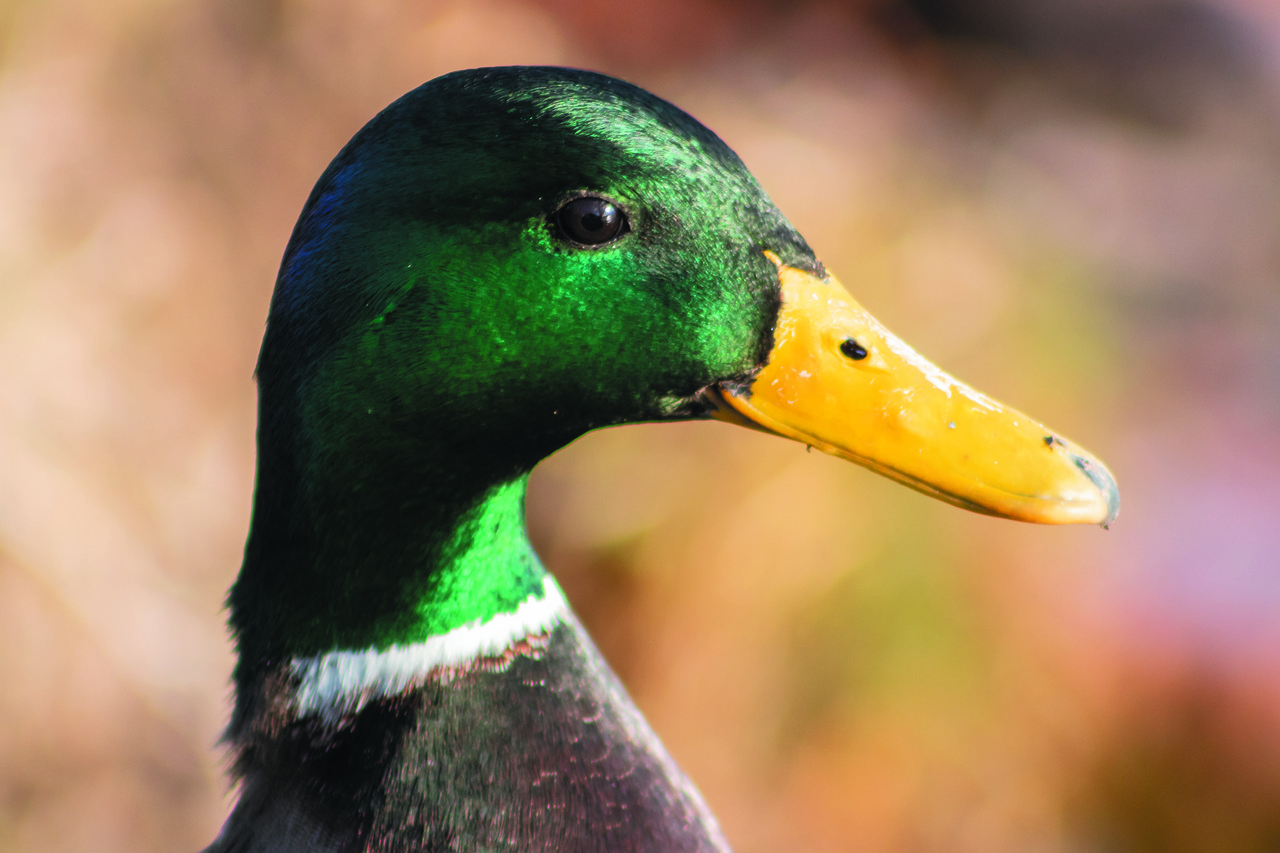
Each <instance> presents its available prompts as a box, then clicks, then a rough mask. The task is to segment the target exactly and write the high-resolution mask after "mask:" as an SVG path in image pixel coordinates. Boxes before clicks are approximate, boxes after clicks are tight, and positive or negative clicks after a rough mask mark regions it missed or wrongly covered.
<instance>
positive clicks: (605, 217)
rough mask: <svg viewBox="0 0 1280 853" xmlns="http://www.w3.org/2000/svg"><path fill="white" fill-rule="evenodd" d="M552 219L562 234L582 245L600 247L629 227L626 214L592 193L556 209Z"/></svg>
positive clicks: (624, 232) (619, 235)
mask: <svg viewBox="0 0 1280 853" xmlns="http://www.w3.org/2000/svg"><path fill="white" fill-rule="evenodd" d="M555 220H556V224H557V225H559V226H560V231H561V232H562V233H563V234H564V236H566V237H568V238H569V239H570V240H572V241H573V242H575V243H577V244H579V245H582V246H603V245H604V244H605V243H609V242H612V241H613V240H616V239H618V238H619V237H621V236H622V235H623V234H626V233H627V231H629V230H630V228H629V226H628V225H627V217H626V214H624V213H623V212H622V211H621V210H618V208H617V207H616V206H615V205H614V204H613V203H612V202H608V201H605V200H604V199H602V198H596V197H595V196H583V197H582V198H575V199H573V200H572V201H569V202H567V203H566V204H565V205H564V206H563V207H561V208H560V209H559V210H557V211H556V213H555Z"/></svg>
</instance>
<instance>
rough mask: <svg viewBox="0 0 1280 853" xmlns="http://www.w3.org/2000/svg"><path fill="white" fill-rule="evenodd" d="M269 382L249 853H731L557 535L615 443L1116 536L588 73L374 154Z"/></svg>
mask: <svg viewBox="0 0 1280 853" xmlns="http://www.w3.org/2000/svg"><path fill="white" fill-rule="evenodd" d="M257 376H258V385H259V400H260V403H259V413H260V418H259V428H258V475H257V487H256V492H255V496H254V508H253V521H252V525H251V529H250V532H249V537H248V542H247V545H246V547H245V555H244V563H243V566H242V568H241V570H240V574H239V577H238V578H237V580H236V582H235V584H234V586H233V588H232V590H231V593H230V596H229V607H230V623H231V628H232V631H233V633H234V636H235V640H236V643H237V649H238V654H239V662H238V665H237V667H236V670H235V691H236V703H235V710H234V713H233V716H232V720H231V723H230V726H229V728H228V732H227V740H228V742H229V744H230V745H231V749H232V750H233V760H234V771H235V775H236V777H237V778H238V779H239V780H240V784H241V792H240V798H239V802H238V804H237V806H236V807H235V809H234V811H233V812H232V814H231V815H230V817H229V818H228V820H227V822H226V824H225V826H224V827H223V830H222V832H221V834H220V835H219V836H218V838H217V839H216V840H215V841H214V843H213V845H212V846H211V847H210V848H209V850H210V851H220V853H221V852H222V851H227V852H228V853H229V851H357V850H359V851H374V850H376V851H387V852H388V853H390V851H410V850H412V851H418V850H440V851H443V850H457V851H476V850H486V851H499V850H501V851H531V850H556V851H561V850H563V851H595V850H599V851H640V850H645V851H649V850H653V851H692V850H726V849H728V845H727V843H726V841H725V839H724V837H723V835H722V834H721V831H720V829H719V828H718V826H717V824H716V821H715V819H714V818H713V817H712V815H711V813H710V812H709V811H708V809H707V807H706V805H705V804H704V803H703V800H702V798H701V797H700V795H699V794H698V792H697V789H696V788H695V787H694V786H693V784H692V783H691V782H690V781H689V780H688V779H687V778H686V777H685V776H684V775H683V774H682V773H681V771H680V770H679V769H678V768H677V767H676V765H675V763H674V762H673V761H672V759H671V758H670V756H669V755H668V754H667V752H666V751H665V750H664V748H663V747H662V745H661V744H660V743H659V741H658V739H657V738H656V737H655V736H654V734H653V732H652V731H651V730H650V728H649V726H648V725H647V724H646V722H645V721H644V719H643V718H642V717H641V715H640V713H639V712H638V711H637V709H636V708H635V706H634V705H633V704H632V702H631V701H630V699H629V698H628V696H627V693H626V691H625V690H624V689H623V687H622V685H621V684H620V683H619V682H618V680H617V678H616V677H615V676H614V675H613V674H612V673H611V672H610V670H609V668H608V666H607V665H606V664H605V662H604V660H603V659H602V657H601V656H600V654H599V652H597V650H596V649H595V647H594V646H593V644H592V642H591V640H590V638H589V637H588V636H587V634H586V632H585V631H584V630H583V628H582V625H581V624H579V622H578V620H577V619H576V618H575V616H574V614H573V612H572V611H571V610H570V608H569V605H568V604H567V603H566V601H565V597H564V595H563V593H562V592H561V590H560V588H559V587H558V586H557V584H556V581H555V580H554V578H553V577H552V576H551V575H550V574H548V573H547V571H546V570H545V569H544V568H543V566H542V565H541V564H540V562H539V560H538V557H537V555H536V554H535V553H534V551H533V549H532V547H531V546H530V544H529V540H528V538H527V536H526V533H525V527H524V500H525V490H526V485H527V483H528V479H529V474H530V472H531V471H532V470H533V468H534V466H535V465H537V464H538V461H539V460H541V459H543V458H544V457H546V456H547V455H549V454H550V453H552V452H553V451H555V450H556V449H558V448H560V447H563V446H564V445H566V444H567V443H569V442H571V441H573V440H574V439H575V438H578V437H579V436H581V435H583V434H584V433H586V432H587V431H589V430H593V429H596V428H599V427H604V426H610V425H614V424H625V423H634V422H638V421H672V420H685V419H696V418H707V419H710V418H716V419H720V420H724V421H728V422H731V423H736V424H740V425H745V426H750V427H752V428H755V429H761V430H765V431H768V432H771V433H776V434H778V435H781V436H785V437H787V438H791V439H795V440H797V441H801V442H804V443H806V444H808V445H811V446H812V447H817V448H819V449H821V450H824V451H827V452H828V453H832V454H835V455H837V456H841V457H844V458H846V459H849V460H852V461H854V462H856V463H858V464H860V465H864V466H866V467H868V468H870V469H872V470H874V471H878V472H879V473H881V474H884V475H886V476H889V477H892V478H893V479H895V480H898V481H899V482H901V483H904V484H905V485H907V486H910V487H911V488H914V489H918V490H919V491H922V492H925V493H926V494H930V495H933V496H934V497H937V498H940V499H942V500H944V501H948V502H950V503H953V504H956V505H958V506H961V507H964V508H966V509H970V510H974V511H977V512H982V513H988V514H992V515H998V516H1005V517H1009V518H1015V519H1021V520H1025V521H1038V522H1050V523H1070V522H1086V523H1100V524H1104V525H1105V524H1107V523H1109V522H1110V521H1111V520H1112V519H1113V518H1114V517H1115V514H1116V511H1117V508H1118V495H1117V491H1116V487H1115V482H1114V480H1113V479H1112V478H1111V475H1110V474H1109V473H1108V472H1107V470H1106V468H1104V467H1103V466H1102V465H1101V464H1100V463H1099V462H1097V461H1096V460H1095V459H1094V458H1093V457H1092V456H1090V455H1089V454H1087V453H1086V452H1084V451H1083V450H1081V449H1080V448H1078V447H1076V446H1075V445H1073V444H1071V443H1070V442H1068V441H1066V440H1065V439H1064V438H1062V437H1061V436H1059V435H1058V434H1056V433H1054V432H1052V431H1050V430H1048V429H1046V428H1045V427H1043V426H1041V425H1040V424H1038V423H1036V422H1035V421H1033V420H1031V419H1030V418H1028V417H1026V416H1024V415H1022V414H1020V413H1018V412H1016V411H1013V410H1011V409H1009V408H1006V407H1005V406H1003V405H1001V404H1000V403H997V402H995V401H994V400H992V399H991V398H989V397H987V396H985V395H983V394H981V393H979V392H977V391H975V390H973V389H972V388H970V387H969V386H967V385H965V384H963V383H961V382H959V381H957V380H955V379H953V378H952V377H951V376H949V375H948V374H946V373H944V372H942V371H941V370H939V369H938V368H936V367H934V366H933V365H932V364H930V363H929V362H928V361H926V360H924V359H923V358H921V357H920V356H919V355H917V354H916V353H915V352H914V351H913V350H912V349H911V348H910V347H908V346H907V345H906V344H904V343H903V342H902V341H900V340H899V339H898V338H896V337H894V336H893V335H892V334H891V333H890V332H889V331H888V330H887V329H885V328H884V327H883V326H881V325H880V324H879V323H878V322H877V321H876V320H875V319H873V318H872V317H871V316H870V315H869V314H868V313H867V312H866V311H864V310H863V309H862V308H861V307H860V306H859V305H858V303H857V302H855V301H854V300H853V298H852V297H851V296H850V295H849V294H848V293H847V292H846V291H845V290H844V288H843V287H842V286H841V285H840V284H839V282H838V281H837V280H836V279H835V278H833V277H832V276H831V275H830V274H829V273H828V272H827V270H826V269H825V268H824V267H823V265H822V263H821V262H820V261H819V260H818V258H817V257H816V256H815V255H814V252H813V251H812V250H811V249H810V248H809V246H808V244H806V243H805V241H804V238H803V237H801V236H800V234H799V233H797V231H796V230H795V228H793V227H792V226H791V224H790V223H788V221H787V220H786V218H785V217H784V216H783V215H782V213H781V212H779V210H778V209H777V207H775V206H774V204H773V203H772V202H771V201H770V200H769V197H768V196H767V195H765V193H764V191H763V190H762V189H761V188H760V186H759V185H758V184H757V183H756V181H755V179H754V178H753V177H752V176H751V174H750V173H749V172H748V171H747V169H746V167H745V166H743V164H742V162H741V161H740V160H739V159H738V157H737V156H736V155H735V154H734V153H733V151H731V150H730V149H729V147H728V146H726V145H725V143H723V142H722V141H721V140H720V139H719V138H718V137H716V136H715V134H713V133H712V132H711V131H709V130H708V129H707V128H705V127H704V126H702V125H701V124H699V123H698V122H697V121H696V120H694V119H693V118H691V117H690V116H688V115H687V114H685V113H683V112H681V111H680V110H679V109H677V108H676V107H674V106H672V105H671V104H668V103H666V102H665V101H662V100H661V99H659V98H657V97H655V96H653V95H651V94H649V93H648V92H645V91H643V90H641V89H639V88H637V87H635V86H632V85H630V84H627V83H624V82H622V81H620V80H616V79H612V78H610V77H606V76H602V75H600V74H594V73H589V72H585V71H577V70H569V69H563V68H490V69H479V70H471V71H461V72H457V73H454V74H449V75H446V76H444V77H440V78H438V79H435V80H432V81H431V82H428V83H426V84H424V85H423V86H421V87H419V88H417V89H415V90H413V91H412V92H410V93H409V94H407V95H405V96H404V97H402V98H401V99H399V100H398V101H396V102H395V103H393V104H392V105H391V106H389V107H387V108H386V109H385V110H383V111H382V112H381V113H380V114H378V116H376V117H375V118H374V119H373V120H372V121H370V122H369V123H368V124H367V125H366V126H365V127H364V128H363V129H362V130H361V131H360V132H359V133H357V134H356V136H355V137H354V138H353V139H352V140H351V141H350V142H349V143H348V144H347V146H346V147H345V148H344V149H343V150H342V151H341V152H340V153H339V154H338V156H337V157H336V158H335V159H334V161H333V162H332V163H331V164H330V165H329V167H328V169H327V170H326V171H325V172H324V174H323V175H322V176H321V177H320V180H319V182H318V183H317V184H316V186H315V189H314V190H313V191H312V193H311V196H310V198H308V200H307V202H306V205H305V207H304V208H303V210H302V214H301V216H300V218H299V220H298V223H297V225H296V227H295V228H294V231H293V235H292V237H291V238H290V240H289V243H288V247H287V248H286V250H285V253H284V259H283V261H282V263H281V267H280V273H279V277H278V279H277V282H276V288H275V293H274V296H273V298H272V301H271V308H270V313H269V317H268V320H267V329H266V335H265V339H264V341H263V344H262V351H261V356H260V360H259V363H258V372H257Z"/></svg>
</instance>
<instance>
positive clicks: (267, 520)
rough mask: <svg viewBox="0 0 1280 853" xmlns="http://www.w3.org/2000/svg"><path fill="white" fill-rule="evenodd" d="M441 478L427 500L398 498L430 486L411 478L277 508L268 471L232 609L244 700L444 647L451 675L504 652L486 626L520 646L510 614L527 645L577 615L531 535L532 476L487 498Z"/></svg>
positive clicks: (365, 483) (314, 487)
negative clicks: (279, 685)
mask: <svg viewBox="0 0 1280 853" xmlns="http://www.w3.org/2000/svg"><path fill="white" fill-rule="evenodd" d="M406 473H408V476H405V475H406ZM439 473H440V472H437V476H436V477H433V478H430V480H429V482H431V483H432V484H433V486H432V487H431V488H430V489H429V490H428V491H426V492H425V493H424V492H423V491H421V490H416V491H409V490H405V489H403V488H401V489H392V488H386V487H385V486H386V484H387V482H388V478H390V479H391V481H392V482H397V481H398V482H402V483H403V482H404V481H405V480H411V481H420V479H421V478H422V476H423V475H424V474H425V472H418V473H417V474H416V475H415V473H414V472H403V471H402V472H400V477H398V478H395V477H392V476H391V475H390V474H389V473H388V472H383V474H384V476H382V477H377V478H372V481H371V479H370V478H369V477H367V476H366V477H364V478H360V479H355V480H347V481H346V483H345V485H344V487H343V488H342V489H341V492H342V494H341V495H340V496H335V495H333V494H332V492H333V491H334V490H335V488H336V487H335V482H334V481H333V480H329V481H328V482H327V483H325V484H317V483H314V482H313V483H308V486H307V487H306V488H293V489H287V490H284V493H283V494H280V493H279V490H276V493H275V494H274V495H272V494H263V492H264V490H265V489H270V488H271V487H272V486H273V485H278V484H273V483H272V481H271V478H270V476H268V475H269V474H270V472H264V471H261V470H260V472H259V477H260V481H259V494H258V496H257V500H256V505H255V513H254V525H253V530H252V531H251V532H250V537H249V543H248V546H247V547H246V553H245V563H244V566H243V568H242V569H241V573H240V577H239V578H238V580H237V581H236V584H235V586H234V587H233V589H232V591H231V596H230V606H231V611H232V618H231V621H232V625H233V626H234V629H235V632H236V634H237V639H238V644H239V652H240V662H239V667H238V670H237V684H238V686H239V687H240V688H241V689H243V688H245V687H246V686H248V685H249V684H251V683H253V682H255V681H256V680H257V679H258V678H259V677H261V676H262V675H263V674H264V673H265V672H266V671H268V670H270V669H271V668H273V667H276V666H279V665H296V664H297V662H298V661H300V660H306V659H319V658H321V657H323V656H325V655H327V654H333V653H339V652H360V653H371V654H372V653H378V652H381V651H384V650H387V649H393V648H401V649H403V648H405V647H409V646H413V645H415V644H422V643H430V642H433V641H435V640H437V639H438V638H442V637H445V638H449V643H451V644H452V645H451V648H452V651H451V654H452V657H453V658H454V659H452V660H450V661H447V662H446V663H450V664H460V663H465V662H466V660H467V658H468V654H470V656H471V657H475V656H477V655H481V654H491V653H494V652H500V651H501V646H500V645H499V646H498V647H497V648H496V649H495V648H494V645H495V642H497V640H495V637H491V636H488V634H489V633H493V631H492V630H488V632H487V633H486V630H487V629H486V626H490V625H492V624H500V625H502V626H504V627H503V628H502V631H500V632H499V633H502V632H505V633H504V634H503V636H504V637H505V636H506V635H507V634H511V637H509V638H508V639H510V640H515V639H518V638H519V636H520V630H523V629H521V626H514V624H513V622H512V619H513V618H514V617H511V616H509V615H507V616H505V617H504V615H505V614H517V613H518V612H519V613H524V617H522V618H523V619H524V621H526V622H529V624H528V625H527V626H524V628H525V629H527V631H526V633H538V632H539V630H542V631H545V630H546V628H547V626H546V625H543V624H542V623H545V622H548V620H549V619H552V618H553V617H554V616H556V615H557V614H558V613H559V612H560V610H561V609H562V607H563V602H562V599H560V597H559V596H560V594H559V592H558V590H556V589H555V586H554V581H552V580H550V577H549V576H548V575H547V573H546V571H545V570H544V569H543V568H542V565H541V564H540V563H539V561H538V558H537V556H536V554H535V553H534V551H533V548H532V546H531V545H530V543H529V540H528V536H527V534H526V532H525V526H524V500H525V492H526V489H527V486H528V474H527V473H520V474H517V475H514V476H511V477H508V478H505V479H500V480H497V481H493V480H490V481H489V484H487V485H478V484H476V483H475V482H474V481H472V480H464V478H461V477H448V476H443V477H442V476H439ZM374 482H381V483H382V484H383V486H384V488H382V489H376V488H374V487H373V485H374ZM464 482H465V483H467V484H466V485H464ZM480 482H481V483H484V481H483V480H481V481H480ZM325 486H327V488H325ZM326 493H329V494H328V498H327V499H326V500H319V499H318V497H317V495H323V494H326ZM553 599H554V600H553ZM539 602H542V604H539ZM526 605H527V606H526ZM522 606H524V609H523V610H522ZM530 607H532V608H533V610H532V611H531V610H530ZM535 611H536V612H535ZM495 620H496V623H495ZM517 621H518V620H517ZM535 623H536V624H535ZM513 631H515V633H514V634H513V633H512V632H513ZM498 639H501V638H498ZM468 644H470V645H474V646H475V649H474V650H472V651H469V650H468V649H469V645H468Z"/></svg>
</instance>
